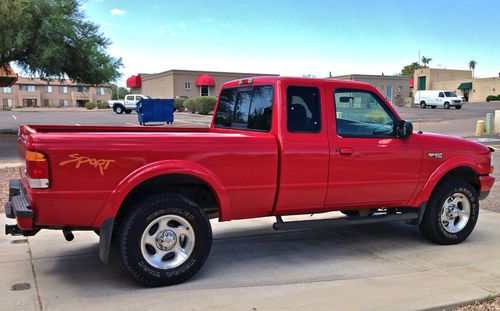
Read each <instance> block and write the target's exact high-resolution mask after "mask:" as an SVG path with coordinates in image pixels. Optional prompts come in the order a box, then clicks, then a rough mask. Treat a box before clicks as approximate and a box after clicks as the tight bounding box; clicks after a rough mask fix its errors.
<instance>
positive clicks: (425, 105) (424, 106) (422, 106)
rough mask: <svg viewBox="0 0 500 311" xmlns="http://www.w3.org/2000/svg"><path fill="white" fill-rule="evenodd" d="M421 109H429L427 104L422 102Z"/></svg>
mask: <svg viewBox="0 0 500 311" xmlns="http://www.w3.org/2000/svg"><path fill="white" fill-rule="evenodd" d="M420 108H422V109H425V108H427V104H426V103H425V102H424V101H421V102H420Z"/></svg>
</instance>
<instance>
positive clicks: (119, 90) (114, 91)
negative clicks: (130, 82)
mask: <svg viewBox="0 0 500 311" xmlns="http://www.w3.org/2000/svg"><path fill="white" fill-rule="evenodd" d="M128 94H130V89H128V88H126V87H123V86H120V87H118V85H116V84H111V99H112V100H117V99H124V98H125V96H127V95H128Z"/></svg>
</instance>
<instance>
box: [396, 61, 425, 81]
mask: <svg viewBox="0 0 500 311" xmlns="http://www.w3.org/2000/svg"><path fill="white" fill-rule="evenodd" d="M420 68H422V66H420V65H419V63H417V62H414V63H411V64H409V65H406V66H404V67H403V69H402V70H401V75H402V76H404V77H413V74H414V73H415V70H417V69H420Z"/></svg>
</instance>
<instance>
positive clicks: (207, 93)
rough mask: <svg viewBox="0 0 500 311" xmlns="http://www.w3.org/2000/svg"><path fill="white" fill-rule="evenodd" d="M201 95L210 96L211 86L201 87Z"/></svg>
mask: <svg viewBox="0 0 500 311" xmlns="http://www.w3.org/2000/svg"><path fill="white" fill-rule="evenodd" d="M200 96H210V87H208V86H206V85H204V86H201V87H200Z"/></svg>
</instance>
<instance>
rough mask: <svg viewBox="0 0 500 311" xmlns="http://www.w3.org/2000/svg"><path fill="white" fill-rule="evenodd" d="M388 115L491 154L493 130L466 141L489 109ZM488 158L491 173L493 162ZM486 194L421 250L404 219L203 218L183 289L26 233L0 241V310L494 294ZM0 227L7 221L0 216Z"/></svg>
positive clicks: (493, 228) (181, 122) (493, 219)
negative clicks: (209, 230)
mask: <svg viewBox="0 0 500 311" xmlns="http://www.w3.org/2000/svg"><path fill="white" fill-rule="evenodd" d="M397 110H398V112H399V113H400V114H401V115H402V116H403V117H404V118H405V119H408V120H412V121H413V122H414V127H415V130H423V131H433V132H438V133H442V134H451V135H457V136H462V137H467V138H468V139H472V140H476V141H480V142H481V140H480V139H486V140H484V141H482V142H483V143H485V144H489V145H492V146H494V147H497V148H499V149H500V137H499V136H498V135H492V136H491V137H482V138H480V139H478V138H475V137H472V136H473V132H474V129H475V124H476V121H477V120H478V119H482V118H484V115H485V113H486V112H494V111H495V110H500V104H498V103H494V104H468V105H466V106H464V107H463V108H462V109H461V110H453V109H452V110H443V109H433V110H431V109H426V110H422V109H419V108H398V109H397ZM210 121H211V116H200V115H194V114H190V113H176V115H175V122H174V124H173V125H163V124H156V125H153V126H189V127H191V126H195V127H198V126H202V127H206V126H208V124H209V122H210ZM19 124H65V125H77V126H78V125H118V126H139V125H138V122H137V115H136V114H134V113H132V114H130V115H125V114H124V115H116V114H114V113H113V112H111V111H90V112H89V111H85V110H81V111H59V110H54V111H52V110H48V111H22V110H17V111H1V112H0V132H3V133H8V132H15V131H16V128H17V127H18V125H19ZM488 139H489V140H488ZM15 144H16V136H15V135H12V134H10V135H9V134H3V135H0V164H1V163H5V162H9V161H15V160H16V151H15ZM496 161H497V162H496V163H497V164H496V167H497V168H498V167H499V164H500V163H499V161H500V157H497V158H496ZM499 171H500V170H498V169H497V172H496V177H497V178H500V176H499V174H498V172H499ZM2 182H3V181H2ZM497 189H498V183H497V186H495V188H494V190H493V192H492V194H491V196H490V198H488V199H487V200H486V201H483V202H482V210H481V213H480V217H479V221H478V224H477V227H476V229H475V231H474V233H473V234H472V235H471V236H470V238H469V239H468V240H467V241H466V242H464V243H462V244H459V245H454V246H438V245H435V244H432V243H430V242H428V241H427V240H426V239H425V238H424V237H422V236H421V234H420V233H419V232H418V228H416V227H413V226H408V225H406V224H404V223H388V224H372V225H363V226H352V227H346V228H337V229H316V230H294V231H286V232H282V231H280V232H275V231H273V230H272V227H271V226H272V223H273V222H274V218H259V219H252V220H242V221H232V222H228V223H218V222H217V221H215V220H212V226H213V231H214V242H213V247H212V251H211V254H210V256H209V259H208V261H207V263H206V265H205V266H204V267H203V269H202V270H201V271H200V272H199V273H198V274H196V275H195V276H194V278H193V279H192V280H190V281H188V282H186V283H184V284H180V285H176V286H171V287H163V288H154V289H151V288H143V287H140V286H138V285H137V284H135V283H134V282H132V281H131V280H130V279H129V278H128V277H127V275H126V274H125V273H124V272H123V271H122V269H121V268H120V267H119V265H118V263H117V261H116V260H115V259H113V260H112V261H111V263H110V264H109V265H104V264H102V263H101V262H100V261H99V258H98V237H97V235H95V234H94V233H93V232H76V233H75V240H74V241H73V242H66V241H65V240H64V238H63V235H62V233H61V232H60V231H45V232H41V233H39V234H38V235H37V236H36V237H33V238H24V237H11V236H4V235H0V254H1V256H0V274H1V275H2V279H1V281H0V291H2V293H4V294H3V295H2V299H3V302H2V304H0V310H13V309H22V310H47V309H50V310H69V309H71V310H87V309H126V310H136V309H140V310H156V309H158V306H159V305H164V306H165V308H167V309H176V310H221V309H224V310H275V309H283V310H288V309H314V310H332V309H336V310H421V309H430V308H435V309H440V307H441V306H447V305H454V304H457V303H463V302H468V301H473V300H475V299H481V298H485V297H488V296H490V295H498V294H500V258H499V257H498V254H499V253H500V243H498V241H499V240H500V231H499V230H498V229H497V228H498V227H500V213H498V211H499V210H500V206H499V204H498V202H499V200H498V190H497ZM339 215H340V214H339V213H328V214H322V215H315V216H306V217H313V218H322V217H338V216H339ZM302 217H303V216H302ZM290 218H296V216H293V217H290ZM4 223H11V222H10V221H8V220H6V219H5V217H4V216H3V215H0V225H1V226H3V225H4ZM23 284H28V285H23ZM23 286H24V287H23ZM19 289H20V290H19Z"/></svg>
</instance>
